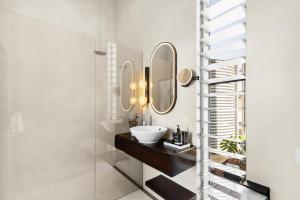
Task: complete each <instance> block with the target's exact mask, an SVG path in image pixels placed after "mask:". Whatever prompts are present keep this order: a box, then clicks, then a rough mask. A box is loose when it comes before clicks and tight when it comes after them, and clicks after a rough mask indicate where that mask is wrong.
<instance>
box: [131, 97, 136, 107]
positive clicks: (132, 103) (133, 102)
mask: <svg viewBox="0 0 300 200" xmlns="http://www.w3.org/2000/svg"><path fill="white" fill-rule="evenodd" d="M130 103H131V105H135V104H136V103H137V99H136V98H135V97H131V98H130Z"/></svg>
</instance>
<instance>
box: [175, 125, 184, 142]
mask: <svg viewBox="0 0 300 200" xmlns="http://www.w3.org/2000/svg"><path fill="white" fill-rule="evenodd" d="M182 140H183V138H182V131H181V130H180V128H179V125H177V131H176V134H175V141H174V143H175V144H176V145H182Z"/></svg>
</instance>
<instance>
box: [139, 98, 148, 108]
mask: <svg viewBox="0 0 300 200" xmlns="http://www.w3.org/2000/svg"><path fill="white" fill-rule="evenodd" d="M146 103H147V97H145V96H140V97H139V104H140V105H142V106H143V105H145V104H146Z"/></svg>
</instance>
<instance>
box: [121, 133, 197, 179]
mask: <svg viewBox="0 0 300 200" xmlns="http://www.w3.org/2000/svg"><path fill="white" fill-rule="evenodd" d="M163 141H164V139H161V140H160V141H159V142H158V143H155V144H141V143H139V142H138V141H137V139H136V138H135V137H132V136H131V134H130V133H123V134H118V135H116V136H115V146H116V148H117V149H119V150H122V151H124V152H125V153H127V154H128V155H130V156H132V157H134V158H136V159H138V160H140V161H141V162H144V163H146V164H148V165H149V166H151V167H153V168H155V169H157V170H159V171H161V172H163V173H164V174H166V175H168V176H170V177H174V176H176V175H178V174H179V173H181V172H183V171H185V170H187V169H190V168H191V167H193V166H195V165H196V148H195V147H194V146H192V147H191V148H188V149H185V150H177V149H173V148H169V147H165V146H164V144H163Z"/></svg>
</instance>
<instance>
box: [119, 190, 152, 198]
mask: <svg viewBox="0 0 300 200" xmlns="http://www.w3.org/2000/svg"><path fill="white" fill-rule="evenodd" d="M119 200H151V198H150V197H148V196H147V195H146V194H145V193H144V192H143V191H142V190H138V191H135V192H133V193H131V194H129V195H127V196H125V197H122V198H120V199H119Z"/></svg>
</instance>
